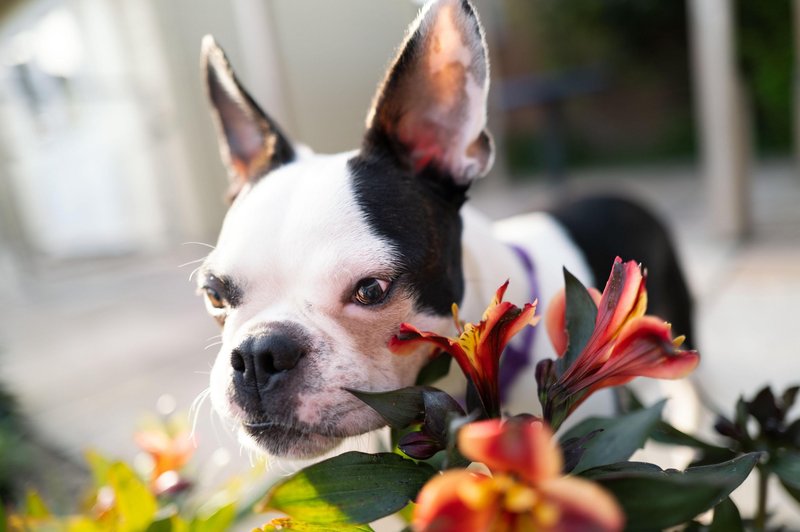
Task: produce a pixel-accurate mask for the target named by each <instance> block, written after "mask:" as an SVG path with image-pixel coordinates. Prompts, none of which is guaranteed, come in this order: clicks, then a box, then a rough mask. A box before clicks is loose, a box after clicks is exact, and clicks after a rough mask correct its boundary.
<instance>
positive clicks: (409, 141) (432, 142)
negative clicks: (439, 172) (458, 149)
mask: <svg viewBox="0 0 800 532" xmlns="http://www.w3.org/2000/svg"><path fill="white" fill-rule="evenodd" d="M407 121H409V120H404V122H407ZM403 125H404V126H406V124H403ZM398 137H399V138H400V141H401V142H402V143H403V144H405V145H406V146H407V147H408V149H409V152H410V156H411V163H412V165H413V166H414V171H415V172H420V171H422V170H423V169H425V168H426V167H428V166H429V165H430V164H431V163H433V162H434V161H436V162H439V163H441V162H442V159H443V157H444V153H445V149H444V146H442V144H441V141H440V139H439V138H438V136H437V134H436V130H435V129H434V128H433V127H431V126H428V127H421V128H420V127H414V126H412V125H410V124H409V125H407V126H406V127H401V131H400V132H399V135H398Z"/></svg>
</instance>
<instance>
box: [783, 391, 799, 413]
mask: <svg viewBox="0 0 800 532" xmlns="http://www.w3.org/2000/svg"><path fill="white" fill-rule="evenodd" d="M797 392H800V386H792V387H791V388H787V389H786V391H784V392H783V395H782V396H781V403H782V404H781V406H782V408H781V410H783V414H784V416H785V415H786V414H787V413H788V412H789V410H791V409H792V407H793V406H794V403H795V401H796V400H797Z"/></svg>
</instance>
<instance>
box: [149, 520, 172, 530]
mask: <svg viewBox="0 0 800 532" xmlns="http://www.w3.org/2000/svg"><path fill="white" fill-rule="evenodd" d="M174 517H175V516H170V517H165V518H164V519H159V520H157V521H153V522H152V523H150V526H148V527H147V532H173V530H174V528H175V526H174V525H175V522H174V521H173V518H174Z"/></svg>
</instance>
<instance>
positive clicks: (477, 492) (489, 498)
mask: <svg viewBox="0 0 800 532" xmlns="http://www.w3.org/2000/svg"><path fill="white" fill-rule="evenodd" d="M457 493H458V497H459V498H460V499H461V500H462V501H464V504H466V505H467V506H469V508H470V509H472V510H483V509H484V508H486V507H488V506H489V505H490V504H492V502H493V501H494V500H495V498H496V494H495V490H494V486H493V483H492V482H491V481H484V482H464V483H463V484H461V485H460V486H458V491H457Z"/></svg>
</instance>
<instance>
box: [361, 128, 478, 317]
mask: <svg viewBox="0 0 800 532" xmlns="http://www.w3.org/2000/svg"><path fill="white" fill-rule="evenodd" d="M371 140H372V141H373V142H372V143H371V148H372V149H369V150H365V151H364V152H362V153H360V154H359V155H357V156H355V157H354V158H352V159H350V161H348V167H349V169H350V172H351V174H352V183H353V190H354V192H355V196H356V201H357V202H358V205H359V206H360V207H361V210H362V212H363V213H364V217H365V219H366V220H367V223H368V224H369V226H370V227H371V228H372V230H373V231H374V232H375V233H376V234H377V235H379V236H380V237H382V238H385V239H386V240H388V241H389V242H391V243H392V244H393V245H394V246H395V249H396V250H397V252H398V254H399V256H400V260H401V264H399V265H398V269H399V271H400V272H402V273H401V279H400V280H401V281H402V282H404V284H406V285H407V286H408V288H409V289H410V292H411V293H412V294H413V295H414V297H415V298H416V307H417V310H420V311H429V312H433V313H435V314H439V315H447V314H450V310H451V307H452V304H453V303H461V299H462V298H463V295H464V275H463V272H462V267H461V230H462V223H461V216H460V214H459V209H460V207H461V205H462V204H463V203H464V201H465V200H466V189H467V187H463V186H459V185H456V184H455V183H454V182H453V181H452V179H450V178H449V176H446V175H439V172H438V171H437V170H436V169H435V167H428V168H426V169H425V170H423V171H422V172H420V173H418V174H415V173H414V172H413V171H412V170H411V169H410V168H408V167H407V166H406V165H404V164H402V163H401V162H399V161H398V160H397V159H396V158H395V157H394V155H393V153H392V150H390V149H388V147H387V148H384V149H382V150H380V149H375V147H376V146H377V145H378V144H379V143H377V142H375V141H376V140H377V139H376V138H374V137H373V139H371ZM384 141H385V142H388V140H386V139H384Z"/></svg>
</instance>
